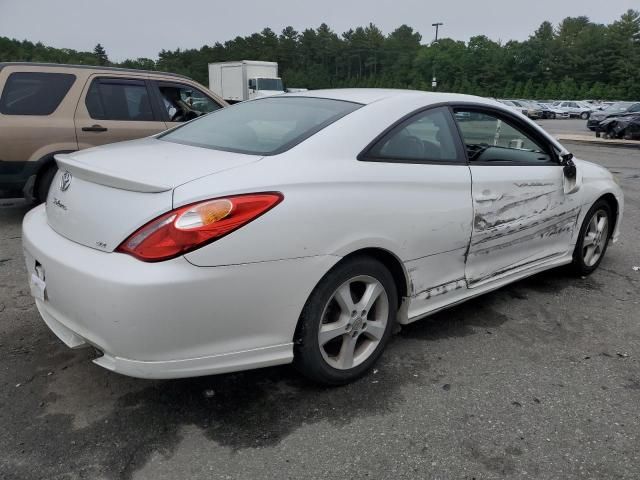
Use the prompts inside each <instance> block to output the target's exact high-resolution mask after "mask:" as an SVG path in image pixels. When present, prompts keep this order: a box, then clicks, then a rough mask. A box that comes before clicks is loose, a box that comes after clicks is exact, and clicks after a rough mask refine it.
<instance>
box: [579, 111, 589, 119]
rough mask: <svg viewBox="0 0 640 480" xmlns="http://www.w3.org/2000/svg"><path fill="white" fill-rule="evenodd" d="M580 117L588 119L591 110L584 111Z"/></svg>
mask: <svg viewBox="0 0 640 480" xmlns="http://www.w3.org/2000/svg"><path fill="white" fill-rule="evenodd" d="M580 118H581V119H582V120H587V119H588V118H589V112H582V113H581V114H580Z"/></svg>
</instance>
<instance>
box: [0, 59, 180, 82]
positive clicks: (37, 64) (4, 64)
mask: <svg viewBox="0 0 640 480" xmlns="http://www.w3.org/2000/svg"><path fill="white" fill-rule="evenodd" d="M11 65H24V66H34V67H57V68H61V67H62V68H65V67H66V68H87V69H91V70H105V71H111V72H113V71H115V72H129V73H149V74H157V75H170V76H173V77H178V78H186V79H187V80H191V78H189V77H187V76H186V75H182V74H180V73H171V72H161V71H159V70H140V69H137V68H122V67H104V66H100V65H73V64H68V63H41V62H0V70H2V69H3V68H4V67H8V66H11Z"/></svg>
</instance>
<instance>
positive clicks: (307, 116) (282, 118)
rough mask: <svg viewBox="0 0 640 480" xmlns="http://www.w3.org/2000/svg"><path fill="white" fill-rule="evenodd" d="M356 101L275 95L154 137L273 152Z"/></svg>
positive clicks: (341, 113) (307, 134)
mask: <svg viewBox="0 0 640 480" xmlns="http://www.w3.org/2000/svg"><path fill="white" fill-rule="evenodd" d="M361 106H362V105H361V104H359V103H353V102H346V101H342V100H329V99H326V98H311V97H285V96H282V97H279V96H274V97H269V98H264V99H260V100H253V101H250V102H244V103H238V104H236V105H233V106H232V107H228V108H223V109H220V110H217V111H215V112H213V113H212V114H210V115H206V116H204V117H201V118H199V119H197V120H194V121H192V122H189V123H186V124H184V125H183V126H181V127H178V128H176V129H173V130H170V131H169V132H167V133H165V134H164V135H162V136H161V137H158V138H162V140H167V141H170V142H175V143H182V144H185V145H193V146H197V147H204V148H212V149H215V150H224V151H228V152H238V153H248V154H254V155H275V154H277V153H281V152H283V151H285V150H288V149H289V148H292V147H294V146H295V145H297V144H298V143H300V142H302V141H303V140H305V139H306V138H308V137H310V136H311V135H313V134H314V133H316V132H318V131H320V130H321V129H323V128H324V127H326V126H328V125H330V124H331V123H333V122H335V121H336V120H338V119H339V118H341V117H343V116H345V115H347V114H349V113H351V112H353V111H354V110H357V109H358V108H360V107H361Z"/></svg>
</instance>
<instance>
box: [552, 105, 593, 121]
mask: <svg viewBox="0 0 640 480" xmlns="http://www.w3.org/2000/svg"><path fill="white" fill-rule="evenodd" d="M553 106H554V107H555V108H557V109H558V110H560V111H562V112H565V113H567V114H568V115H569V117H571V118H582V119H583V120H586V119H588V118H589V116H590V115H591V112H592V111H593V107H592V106H591V105H588V104H584V103H582V102H577V101H560V102H556V103H554V104H553Z"/></svg>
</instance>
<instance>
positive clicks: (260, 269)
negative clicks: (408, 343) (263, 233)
mask: <svg viewBox="0 0 640 480" xmlns="http://www.w3.org/2000/svg"><path fill="white" fill-rule="evenodd" d="M23 246H24V251H25V259H26V263H27V271H28V274H29V275H30V276H31V275H32V274H37V272H36V264H38V265H39V266H40V269H39V270H40V272H42V273H41V276H42V277H43V280H44V282H45V283H46V288H45V299H44V300H40V299H37V300H36V305H37V307H38V310H39V311H40V314H41V315H42V318H43V319H44V321H45V323H46V324H47V325H48V326H49V328H50V329H51V330H52V331H53V332H54V333H55V334H56V335H57V336H58V337H59V338H60V339H61V340H62V341H63V342H64V343H66V344H67V345H68V346H70V347H72V348H79V347H84V346H94V347H95V348H97V349H98V350H100V351H101V353H102V355H101V356H100V357H98V358H96V359H95V360H94V362H95V363H97V364H99V365H101V366H103V367H105V368H108V369H110V370H113V371H115V372H118V373H123V374H126V375H130V376H135V377H141V378H177V377H190V376H198V375H208V374H213V373H223V372H229V371H237V370H243V369H249V368H257V367H263V366H269V365H276V364H281V363H287V362H290V361H291V360H292V358H293V344H292V340H293V335H294V331H295V327H296V323H297V320H298V317H299V315H300V312H301V310H302V307H303V306H304V303H305V302H306V299H307V298H308V296H309V294H310V292H311V290H312V289H313V288H314V287H315V285H316V283H317V281H318V280H319V279H320V278H321V277H322V276H323V275H324V273H325V272H326V271H327V270H328V269H329V268H331V266H332V265H333V264H335V263H336V262H337V261H338V260H339V258H338V257H334V256H316V257H306V258H300V259H290V260H280V261H272V262H257V263H250V264H243V265H229V266H219V267H197V266H194V265H192V264H191V263H189V262H188V261H187V260H186V259H185V258H184V257H181V258H176V259H173V260H169V261H166V262H159V263H145V262H141V261H138V260H136V259H134V258H133V257H131V256H129V255H125V254H120V253H106V252H101V251H98V250H95V249H92V248H88V247H85V246H82V245H79V244H76V243H74V242H72V241H70V240H68V239H66V238H64V237H62V236H60V235H59V234H57V233H56V232H55V231H53V230H52V229H51V228H50V227H49V225H48V224H47V218H46V212H45V209H44V207H43V206H40V207H37V208H35V209H33V210H32V211H31V212H29V213H28V214H27V215H26V216H25V219H24V223H23ZM36 262H37V263H36Z"/></svg>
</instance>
